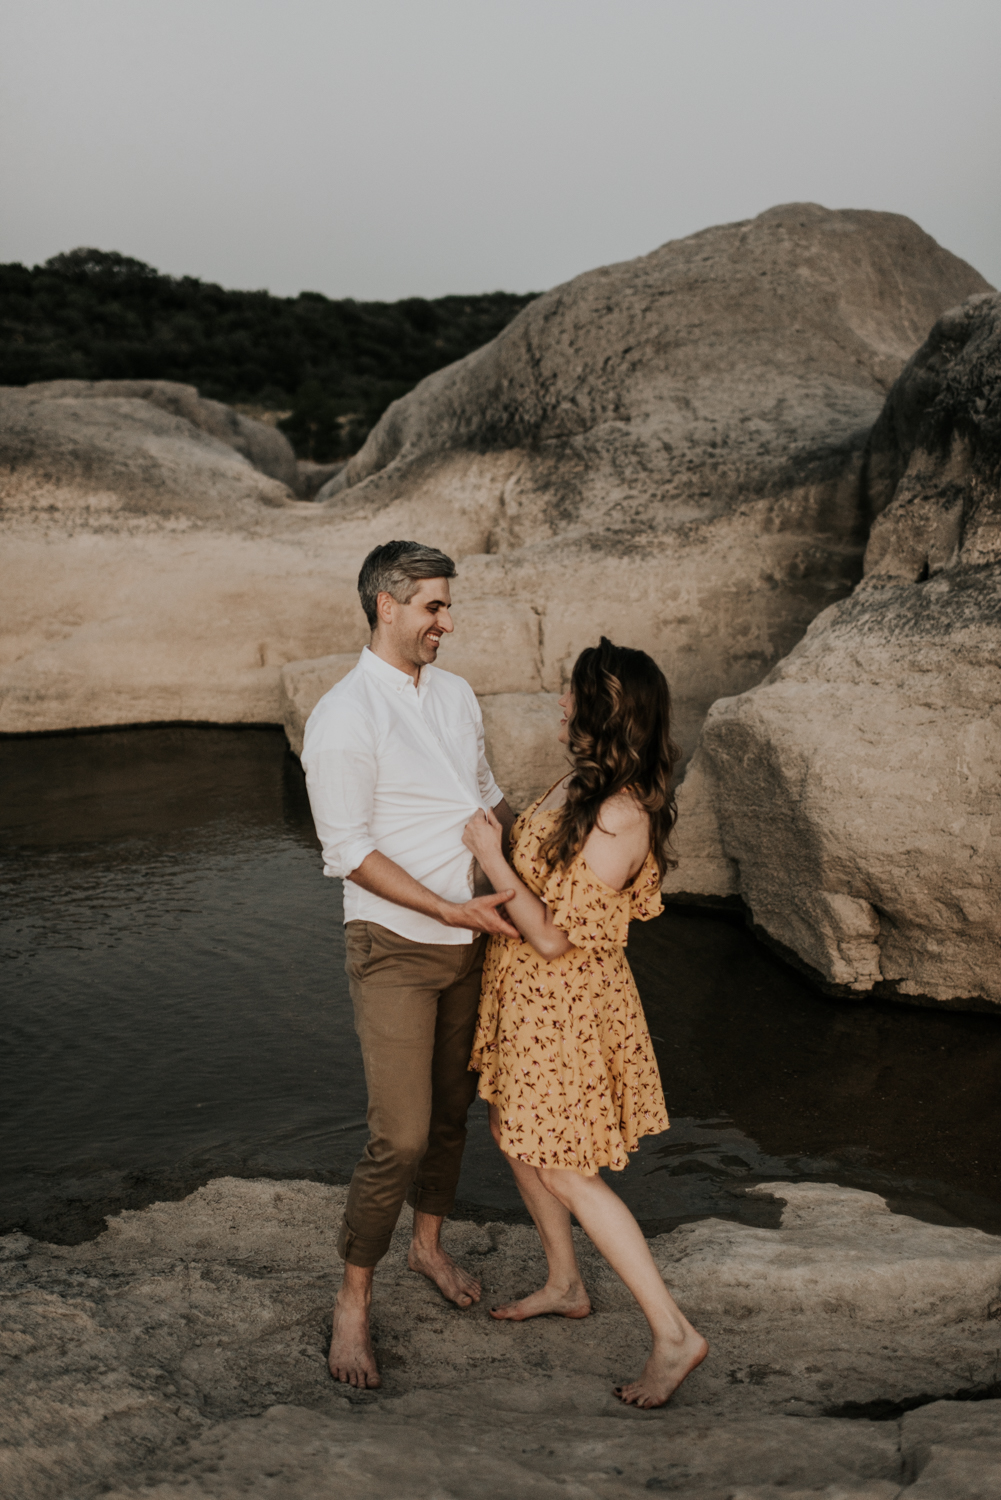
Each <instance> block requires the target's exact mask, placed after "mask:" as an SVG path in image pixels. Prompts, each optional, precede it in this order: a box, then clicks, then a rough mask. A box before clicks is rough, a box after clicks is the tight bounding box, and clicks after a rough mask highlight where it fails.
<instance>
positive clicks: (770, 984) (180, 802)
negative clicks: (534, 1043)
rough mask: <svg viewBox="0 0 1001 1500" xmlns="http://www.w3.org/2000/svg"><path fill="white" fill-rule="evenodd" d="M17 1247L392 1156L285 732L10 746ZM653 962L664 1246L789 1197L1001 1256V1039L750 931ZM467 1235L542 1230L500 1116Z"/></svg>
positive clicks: (6, 802) (4, 932)
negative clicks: (370, 1125) (803, 1194)
mask: <svg viewBox="0 0 1001 1500" xmlns="http://www.w3.org/2000/svg"><path fill="white" fill-rule="evenodd" d="M0 786H2V789H3V790H2V810H0V838H2V851H0V957H2V962H3V974H2V1001H0V1003H2V1016H0V1028H2V1030H0V1041H2V1047H3V1064H2V1066H3V1090H2V1098H0V1129H2V1148H0V1232H5V1231H8V1230H10V1229H12V1228H15V1227H22V1228H24V1229H26V1230H27V1231H28V1232H29V1233H30V1234H33V1235H36V1236H40V1237H46V1238H53V1239H58V1240H67V1241H72V1240H78V1239H82V1238H86V1237H88V1236H89V1235H92V1234H94V1233H96V1232H98V1231H99V1230H100V1229H101V1228H102V1227H103V1215H105V1214H107V1213H109V1212H113V1211H115V1210H116V1209H118V1208H121V1207H140V1206H142V1205H143V1204H145V1203H148V1202H151V1201H153V1200H154V1199H156V1198H163V1197H177V1196H180V1195H182V1194H183V1193H185V1192H188V1191H190V1190H191V1189H192V1188H193V1187H195V1186H197V1185H198V1184H199V1183H202V1182H204V1181H206V1180H207V1179H208V1178H210V1177H215V1176H220V1175H223V1174H235V1175H238V1176H282V1177H286V1176H287V1177H296V1176H299V1177H314V1178H317V1179H320V1180H323V1181H328V1182H345V1181H347V1179H348V1178H349V1176H350V1173H351V1169H352V1166H353V1164H354V1161H355V1159H356V1157H357V1156H358V1153H359V1151H360V1150H361V1147H362V1145H363V1143H364V1140H365V1125H364V1113H365V1095H364V1083H363V1079H362V1072H361V1060H360V1056H359V1052H358V1047H357V1043H356V1040H355V1036H354V1031H353V1029H352V1025H351V1006H350V1000H349V997H348V992H347V983H346V980H345V977H344V973H343V951H344V950H343V935H342V928H341V897H340V883H339V882H336V881H331V880H324V879H323V878H322V876H321V873H320V858H319V852H318V846H317V843H316V840H315V837H314V834H313V828H312V822H311V819H310V815H309V805H308V802H307V800H306V794H305V787H304V783H303V778H302V772H301V770H300V768H299V764H298V762H297V761H296V760H295V759H294V757H293V756H291V755H290V754H289V753H288V751H287V749H286V747H285V741H284V736H283V735H282V734H281V733H280V732H279V731H277V730H272V729H250V730H226V729H195V728H162V729H143V730H131V731H121V732H118V731H115V732H107V733H99V734H82V735H66V736H52V737H44V738H35V739H16V740H5V741H0ZM629 956H630V960H631V962H632V964H633V968H634V971H635V973H636V977H637V981H638V983H639V987H640V992H641V994H642V996H643V1002H644V1005H645V1007H646V1011H647V1016H648V1019H649V1022H650V1028H651V1031H652V1032H653V1034H654V1037H655V1042H656V1047H657V1053H658V1058H659V1062H660V1068H661V1074H662V1077H663V1080H664V1087H665V1092H666V1095H667V1101H668V1107H669V1109H670V1110H671V1114H672V1120H673V1125H672V1129H671V1130H670V1131H669V1132H668V1133H667V1134H666V1135H664V1136H660V1137H653V1138H648V1139H647V1140H646V1141H645V1142H644V1145H643V1149H642V1150H641V1151H640V1152H638V1153H637V1155H636V1157H634V1158H633V1161H632V1163H631V1164H630V1167H629V1169H628V1170H627V1171H626V1172H625V1173H621V1174H611V1175H612V1178H613V1180H614V1182H615V1186H616V1187H617V1188H618V1189H619V1190H620V1191H621V1192H622V1194H623V1196H624V1197H625V1198H626V1199H627V1201H628V1202H629V1203H630V1205H631V1206H632V1208H633V1210H634V1212H635V1213H636V1214H637V1216H638V1217H639V1218H640V1220H641V1221H642V1222H643V1223H644V1226H645V1227H647V1228H648V1229H649V1230H662V1229H667V1228H669V1227H671V1226H672V1225H674V1224H676V1223H679V1222H682V1221H684V1220H686V1219H692V1218H696V1217H702V1216H704V1215H708V1214H724V1215H727V1216H729V1217H738V1218H741V1219H744V1220H745V1221H747V1222H758V1223H770V1222H774V1221H775V1217H774V1216H775V1212H776V1211H775V1208H774V1205H769V1203H768V1202H767V1201H762V1200H755V1199H754V1198H747V1197H746V1192H745V1190H746V1188H747V1187H748V1186H749V1185H751V1184H753V1183H755V1182H760V1181H774V1180H776V1179H783V1178H787V1179H798V1180H802V1179H804V1178H821V1179H824V1180H829V1181H838V1182H843V1183H845V1184H848V1185H851V1186H856V1187H863V1188H870V1189H873V1190H875V1191H878V1192H881V1193H883V1194H884V1195H885V1196H888V1197H889V1199H890V1201H891V1204H892V1205H894V1206H897V1207H899V1208H901V1209H902V1210H904V1211H906V1212H911V1213H917V1214H918V1215H919V1216H921V1217H925V1218H929V1219H933V1220H935V1221H937V1222H943V1223H971V1224H977V1225H979V1226H980V1227H982V1228H984V1229H990V1230H993V1231H995V1232H1001V1157H999V1152H998V1141H999V1139H1001V1095H999V1084H1001V1018H994V1017H992V1016H982V1015H964V1014H953V1013H944V1012H938V1011H932V1010H920V1009H909V1008H906V1007H903V1006H886V1005H873V1006H870V1005H856V1004H850V1003H845V1002H840V1001H833V1000H831V999H828V998H826V997H825V996H823V995H822V994H820V993H819V992H818V991H817V990H816V989H814V988H813V987H812V986H811V985H810V984H809V983H808V982H807V981H806V980H805V979H804V978H802V977H801V976H800V975H798V974H797V973H795V972H793V971H792V970H790V969H789V968H787V967H786V966H785V965H784V964H783V963H781V962H780V961H779V960H778V959H776V958H775V957H774V956H772V955H771V954H770V953H769V952H768V951H767V950H766V949H764V948H763V947H762V946H761V945H760V944H759V943H758V942H757V941H756V940H755V939H754V937H753V936H752V935H751V934H750V933H749V932H748V931H747V930H746V928H745V927H744V926H743V924H742V922H741V921H740V920H739V919H737V918H735V917H731V916H722V915H717V914H706V913H700V912H694V911H692V910H690V909H688V910H686V909H681V908H672V909H669V910H668V911H667V912H665V914H664V915H663V916H662V917H660V918H658V919H657V920H656V921H654V922H651V923H647V924H645V925H636V926H634V927H633V930H632V932H631V935H630V946H629ZM471 1125H472V1128H471V1132H470V1141H469V1146H468V1148H467V1153H466V1158H465V1163H464V1167H463V1175H462V1181H461V1184H460V1198H461V1208H460V1212H461V1213H462V1214H463V1215H466V1216H474V1217H481V1218H482V1217H486V1218H497V1217H519V1218H520V1217H522V1216H523V1215H522V1211H521V1205H520V1200H519V1198H518V1196H517V1194H516V1192H515V1191H514V1188H513V1186H512V1183H511V1180H510V1177H509V1175H508V1173H507V1171H506V1169H505V1167H504V1165H503V1163H502V1161H501V1160H500V1158H499V1156H498V1155H497V1152H496V1150H495V1148H494V1146H493V1144H492V1142H491V1141H490V1138H489V1134H488V1132H487V1128H486V1118H485V1111H484V1110H483V1107H482V1106H481V1105H479V1104H477V1106H476V1108H475V1111H474V1115H473V1118H472V1122H471Z"/></svg>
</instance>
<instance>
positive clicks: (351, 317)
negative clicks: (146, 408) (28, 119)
mask: <svg viewBox="0 0 1001 1500" xmlns="http://www.w3.org/2000/svg"><path fill="white" fill-rule="evenodd" d="M535 295H536V294H535V293H526V294H518V293H514V292H488V293H485V294H483V295H479V296H470V297H436V298H433V299H426V298H424V297H406V298H404V299H403V300H402V301H399V302H356V301H354V299H353V298H350V297H344V298H332V297H324V296H323V295H321V293H319V292H300V293H299V295H298V296H297V297H274V296H272V295H271V293H270V292H234V291H227V290H226V289H225V288H223V287H221V286H216V285H214V284H212V283H210V282H204V281H199V280H198V279H197V278H196V277H193V276H166V275H164V274H162V273H161V272H160V271H157V270H155V269H154V268H153V267H152V266H148V265H146V264H145V263H144V262H143V261H141V260H134V259H133V258H132V257H131V256H127V255H120V254H118V253H117V252H115V251H108V250H92V249H79V250H70V251H68V252H66V253H64V254H62V255H54V256H53V257H52V258H51V260H47V261H46V262H45V263H44V265H40V266H32V267H28V266H23V265H20V264H18V263H16V262H15V263H12V264H8V265H0V385H28V384H30V383H31V382H32V381H37V380H63V379H76V380H178V381H182V382H184V383H186V384H188V385H195V386H197V387H198V389H199V391H200V392H201V393H202V395H203V396H210V397H213V398H214V399H215V400H218V401H228V402H230V403H233V404H239V405H250V406H257V407H262V408H265V409H269V410H282V411H288V412H290V415H288V416H286V417H284V418H283V419H282V420H281V421H280V422H279V426H280V427H281V428H282V429H283V430H284V431H285V432H286V433H287V435H288V437H289V438H290V439H291V441H292V443H293V445H294V447H295V450H296V452H297V454H298V455H299V457H300V458H312V459H315V460H316V461H317V462H319V463H328V462H331V461H333V460H335V459H338V458H344V457H347V456H348V455H349V454H351V453H354V452H355V451H356V450H357V449H358V448H359V447H360V446H361V444H362V443H363V442H364V440H365V437H366V436H367V434H368V433H369V431H370V430H371V429H372V427H373V426H374V425H375V423H376V422H377V421H378V420H379V418H380V416H381V415H382V413H383V412H384V411H385V409H386V407H387V406H388V405H389V404H390V402H391V401H395V400H396V399H397V398H398V397H400V396H403V395H405V394H406V392H407V391H409V390H412V388H413V387H414V386H415V385H416V384H417V382H418V381H420V380H423V379H424V377H425V376H426V375H430V374H431V373H432V372H433V371H434V370H439V369H441V368H442V366H443V365H448V364H451V363H452V361H453V360H456V359H461V358H462V357H463V356H464V355H466V354H470V353H471V352H472V351H473V350H474V349H478V348H479V347H480V346H481V345H482V344H485V343H487V342H488V341H489V340H490V339H492V338H494V337H495V336H496V335H497V334H498V333H499V332H500V331H501V329H502V328H504V327H505V325H506V324H508V323H509V322H510V321H511V319H512V318H513V317H515V315H516V314H517V313H519V312H520V311H521V309H522V308H523V307H524V306H525V305H526V303H528V302H530V301H531V300H532V298H533V297H534V296H535Z"/></svg>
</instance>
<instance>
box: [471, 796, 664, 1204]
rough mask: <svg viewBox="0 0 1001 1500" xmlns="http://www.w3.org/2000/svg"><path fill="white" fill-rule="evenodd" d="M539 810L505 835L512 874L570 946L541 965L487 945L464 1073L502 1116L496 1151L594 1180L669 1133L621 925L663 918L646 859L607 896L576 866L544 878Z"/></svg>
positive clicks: (509, 942)
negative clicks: (643, 1143) (651, 1138)
mask: <svg viewBox="0 0 1001 1500" xmlns="http://www.w3.org/2000/svg"><path fill="white" fill-rule="evenodd" d="M543 800H544V799H543V798H539V799H538V801H537V802H535V803H533V804H532V806H531V807H530V808H529V809H528V810H527V811H526V812H524V813H522V815H521V817H520V818H519V819H518V821H517V822H516V823H515V825H514V828H513V829H512V832H511V841H512V845H513V849H514V852H513V856H512V861H511V862H512V864H513V865H514V868H515V870H516V871H517V872H518V874H519V876H520V877H521V879H522V880H523V881H524V882H525V884H526V885H527V886H528V887H529V889H530V890H533V891H534V892H535V893H536V895H538V896H540V897H541V898H542V900H543V901H545V903H546V905H547V906H548V907H549V909H550V911H551V912H552V914H553V921H554V923H555V924H556V926H557V927H560V928H561V929H562V930H563V931H564V932H565V933H566V935H567V937H568V938H569V939H570V941H571V943H573V945H574V946H573V947H572V948H569V949H568V950H567V952H566V953H564V954H562V955H561V956H560V957H559V958H554V959H546V958H543V957H542V956H541V955H540V954H539V953H537V952H536V951H535V949H534V948H533V947H532V946H531V944H530V943H527V942H524V941H522V940H520V939H515V938H508V937H497V936H495V937H491V939H490V944H489V947H488V949H487V957H486V963H485V965H484V969H483V990H482V994H481V998H480V1013H479V1020H478V1022H477V1028H476V1038H475V1040H474V1042H473V1054H472V1058H471V1060H470V1064H469V1066H470V1068H472V1069H474V1070H475V1071H476V1072H478V1073H479V1075H480V1083H479V1093H480V1098H481V1099H485V1100H487V1102H488V1103H490V1104H495V1105H496V1106H497V1109H498V1113H499V1115H500V1129H501V1141H500V1144H501V1149H502V1151H504V1152H505V1154H506V1155H508V1156H514V1157H517V1158H518V1159H519V1160H521V1161H524V1162H528V1163H529V1164H530V1165H532V1166H535V1167H570V1168H572V1169H573V1170H575V1171H577V1172H583V1173H585V1174H586V1175H588V1176H593V1175H594V1173H595V1172H597V1170H598V1168H599V1167H611V1168H613V1169H614V1170H615V1171H621V1169H622V1168H623V1167H624V1166H626V1164H627V1161H628V1153H629V1152H630V1151H635V1150H636V1148H637V1146H638V1145H639V1141H640V1137H641V1136H644V1135H655V1134H657V1133H658V1132H659V1131H661V1130H666V1129H667V1128H668V1124H669V1121H668V1118H667V1108H666V1106H665V1103H664V1092H663V1089H662V1088H661V1083H660V1074H659V1072H658V1070H657V1061H656V1058H655V1057H654V1052H653V1045H652V1043H651V1041H650V1033H649V1031H648V1030H647V1024H646V1019H645V1017H644V1015H643V1007H642V1005H641V1003H640V997H639V993H638V992H637V989H636V982H635V980H634V979H633V976H632V972H631V970H630V968H629V964H628V963H627V962H626V955H625V951H624V950H625V945H626V941H627V937H628V931H629V923H630V921H633V920H638V921H641V922H646V921H649V919H650V918H651V917H655V916H657V915H658V914H659V913H660V911H661V910H662V909H663V906H662V902H661V899H660V880H659V877H658V873H657V864H656V861H655V859H654V857H653V854H652V853H651V854H649V855H648V856H647V858H646V861H645V863H644V864H643V867H642V869H641V870H640V871H639V874H638V875H637V876H636V878H635V880H634V881H633V882H632V884H631V885H629V886H627V887H626V889H625V890H622V891H616V890H613V889H612V887H611V886H607V885H605V884H604V882H603V881H601V880H599V879H598V878H597V876H596V875H594V874H592V872H591V871H590V870H589V869H588V866H587V864H586V862H585V861H584V859H583V858H582V857H581V856H580V855H578V857H577V858H576V859H575V860H573V862H572V863H571V864H570V865H569V866H568V868H567V869H565V870H557V871H553V870H551V869H550V867H549V866H548V865H547V864H546V862H545V860H543V859H542V858H541V857H540V855H539V846H540V844H541V843H542V841H543V839H544V838H545V836H546V835H547V834H548V832H549V826H550V824H551V822H552V819H553V818H554V817H555V814H556V809H554V808H547V809H546V810H545V811H544V812H536V808H537V807H538V805H539V802H541V801H543Z"/></svg>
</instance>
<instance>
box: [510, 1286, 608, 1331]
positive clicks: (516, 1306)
mask: <svg viewBox="0 0 1001 1500" xmlns="http://www.w3.org/2000/svg"><path fill="white" fill-rule="evenodd" d="M590 1311H591V1299H590V1297H589V1296H588V1295H587V1292H586V1291H585V1290H584V1283H583V1282H582V1281H578V1282H576V1283H575V1284H574V1285H573V1286H570V1287H566V1288H563V1287H558V1286H550V1285H549V1283H548V1281H547V1282H546V1285H545V1286H543V1287H540V1288H539V1290H538V1291H537V1292H532V1293H530V1295H529V1296H527V1297H522V1298H521V1299H520V1300H519V1301H518V1302H505V1303H504V1304H503V1305H502V1306H501V1307H492V1308H491V1309H490V1316H491V1317H492V1318H497V1319H499V1320H500V1321H502V1322H509V1323H523V1322H524V1321H525V1319H526V1318H543V1317H545V1316H546V1314H547V1313H555V1314H556V1315H557V1316H558V1317H561V1318H586V1317H587V1315H588V1313H589V1312H590Z"/></svg>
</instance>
